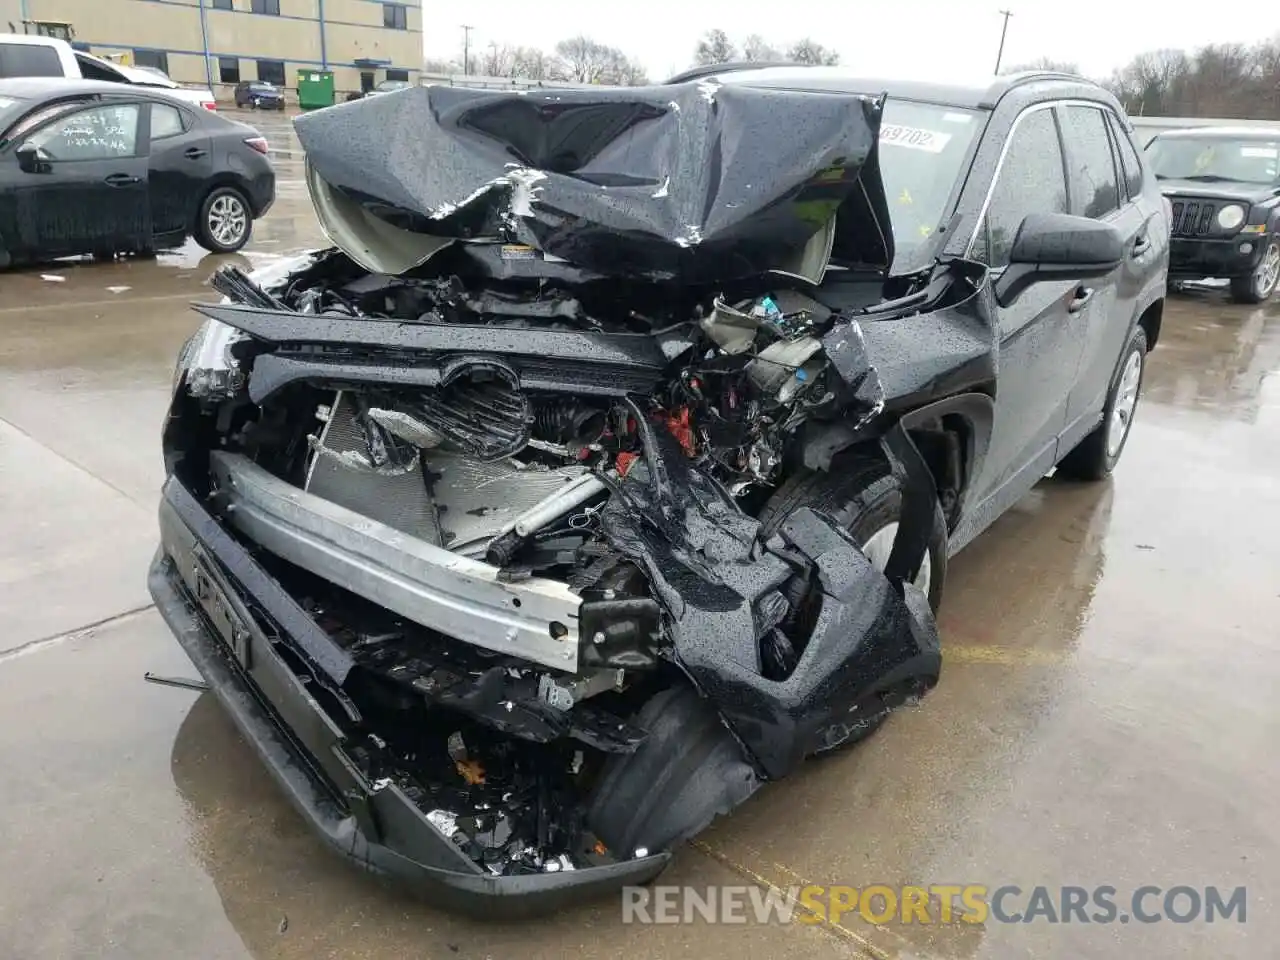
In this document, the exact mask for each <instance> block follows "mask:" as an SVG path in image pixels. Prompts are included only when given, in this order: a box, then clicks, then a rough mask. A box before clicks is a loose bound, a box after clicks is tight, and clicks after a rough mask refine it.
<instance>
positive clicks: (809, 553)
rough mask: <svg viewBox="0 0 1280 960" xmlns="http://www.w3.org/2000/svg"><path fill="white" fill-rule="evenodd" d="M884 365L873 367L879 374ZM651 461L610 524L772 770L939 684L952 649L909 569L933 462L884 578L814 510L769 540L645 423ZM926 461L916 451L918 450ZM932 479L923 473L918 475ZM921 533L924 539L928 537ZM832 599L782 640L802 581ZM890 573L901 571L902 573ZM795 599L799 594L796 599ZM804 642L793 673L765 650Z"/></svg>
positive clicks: (705, 681)
mask: <svg viewBox="0 0 1280 960" xmlns="http://www.w3.org/2000/svg"><path fill="white" fill-rule="evenodd" d="M872 372H874V371H872ZM643 429H644V431H645V436H644V450H645V455H644V462H643V464H642V465H638V466H637V467H635V468H633V469H632V470H631V471H630V473H629V474H628V475H627V478H626V480H625V481H624V482H622V483H621V484H619V485H618V489H617V491H616V494H615V496H614V497H612V498H611V499H610V501H609V503H608V505H607V506H606V507H605V510H604V515H603V524H602V528H603V529H604V530H605V531H606V535H607V536H608V537H609V540H610V542H611V543H612V544H613V545H614V547H615V548H617V549H618V550H619V551H620V552H621V553H623V554H624V555H625V556H627V557H629V558H630V559H632V560H633V561H634V562H635V563H637V564H638V565H639V566H640V567H641V568H642V569H643V570H644V572H645V574H646V575H647V577H648V580H649V583H650V584H651V586H652V588H653V591H654V594H655V595H656V596H657V597H658V599H659V600H660V602H661V603H662V605H663V607H664V609H665V610H666V613H667V615H668V618H669V620H668V625H669V629H670V636H671V639H672V642H673V645H674V652H675V658H676V660H677V662H678V663H679V664H680V665H681V666H682V667H683V668H684V669H685V671H686V672H687V673H688V674H689V676H690V677H691V678H692V679H693V681H694V682H695V683H696V684H697V685H698V687H699V688H700V689H701V690H702V692H703V693H704V695H705V696H706V697H707V698H708V699H709V700H711V702H712V703H714V704H715V706H716V707H717V709H719V710H720V711H721V713H722V714H723V716H724V717H725V719H726V720H727V721H728V723H729V724H730V726H731V728H732V729H733V731H734V733H735V734H736V735H737V737H738V738H739V739H740V740H741V742H742V743H743V745H744V746H745V747H746V748H747V750H748V751H749V752H750V754H751V755H752V756H753V757H754V759H755V761H756V762H757V763H758V765H759V766H760V768H761V771H762V773H763V774H764V775H765V776H766V777H768V778H770V779H777V778H779V777H783V776H785V775H786V774H788V773H789V772H791V770H792V769H794V767H795V766H796V765H797V764H798V763H799V762H800V761H801V760H802V759H803V758H804V757H805V756H807V755H808V754H810V753H813V752H814V751H815V750H818V749H821V748H823V747H824V746H825V745H826V744H827V743H828V742H829V741H830V740H831V739H832V732H831V731H832V730H833V729H839V728H842V727H844V726H845V725H850V724H853V723H854V722H856V721H858V720H860V719H861V718H862V717H863V716H865V715H874V714H875V713H876V712H879V711H882V710H884V709H887V708H891V707H893V706H895V705H897V704H900V703H902V702H903V701H905V700H906V699H907V698H908V697H910V696H913V695H918V694H920V693H923V692H925V691H927V690H928V689H930V688H932V687H933V686H934V684H936V683H937V680H938V676H939V673H940V670H941V653H940V648H939V643H938V632H937V626H936V624H935V622H934V619H933V614H932V612H931V610H930V609H929V603H928V600H927V599H926V598H925V597H924V595H923V594H922V593H921V592H920V591H919V590H918V589H917V588H916V587H915V586H914V585H913V584H912V583H910V582H909V581H907V580H904V579H901V577H902V576H903V572H904V571H905V572H906V573H910V572H911V571H913V570H914V569H918V567H919V564H920V562H921V560H922V559H923V556H924V551H925V549H927V545H928V525H927V523H925V524H923V525H922V523H921V522H918V521H919V520H920V517H921V516H924V517H927V516H930V515H931V513H932V510H933V504H932V501H931V500H929V499H928V498H927V497H922V496H920V491H922V490H924V489H925V488H924V482H927V481H928V474H927V469H926V473H925V474H924V477H923V478H918V477H917V476H916V475H915V474H916V473H918V471H919V470H920V469H921V465H922V461H919V460H918V459H911V460H909V462H907V463H902V462H900V461H896V453H895V451H896V450H898V449H901V447H900V443H901V441H902V440H905V442H906V443H907V444H910V439H909V438H907V436H906V434H905V432H903V433H901V437H900V438H896V439H895V441H894V443H893V445H892V446H890V445H886V451H887V452H888V453H889V454H890V455H891V456H894V457H895V471H897V470H901V471H903V472H904V473H908V474H909V476H908V482H907V484H906V485H905V487H904V503H903V522H902V524H901V526H900V528H899V535H898V538H897V541H896V542H895V545H894V555H893V558H892V560H891V565H892V566H893V567H894V568H895V569H893V570H891V571H890V575H886V574H884V573H881V572H879V571H877V570H876V569H874V568H873V567H872V566H871V564H870V562H869V561H868V560H867V558H866V557H865V556H864V555H863V553H862V551H861V550H859V549H858V547H857V546H856V545H855V544H854V543H853V541H852V540H851V539H850V538H849V536H848V535H847V534H846V533H845V532H844V531H843V530H841V529H840V528H839V527H838V526H836V525H835V524H834V523H833V522H831V521H829V520H827V519H825V518H824V517H822V516H820V515H819V514H817V513H815V512H814V511H812V510H811V509H809V508H802V509H800V510H797V511H796V512H795V513H794V514H793V515H792V516H791V517H790V518H789V519H788V520H787V521H786V522H785V523H784V524H783V526H782V528H781V529H780V531H779V533H778V535H777V536H775V537H773V538H772V539H770V540H769V541H768V542H767V543H765V542H762V539H761V537H760V525H759V524H758V523H757V521H755V520H753V519H752V518H750V517H748V516H747V515H746V514H744V513H743V512H742V511H741V510H740V509H739V508H738V506H737V504H736V503H735V502H734V501H733V499H732V497H731V496H730V495H729V494H728V493H727V491H725V490H724V489H723V488H722V487H720V486H719V485H718V484H717V483H715V481H714V480H713V479H712V478H710V477H708V476H707V475H705V474H704V473H702V472H701V471H699V470H697V469H696V468H695V467H693V466H692V465H691V464H690V462H689V460H688V458H687V457H685V456H684V455H683V454H682V452H681V450H680V448H679V445H678V443H677V441H676V440H675V438H674V437H672V436H670V435H669V434H667V433H666V432H664V431H657V430H654V429H653V428H652V427H651V426H650V425H649V424H647V423H646V424H644V425H643ZM916 457H917V458H918V454H917V455H916ZM917 480H920V482H916V481H917ZM922 531H923V536H922V535H921V532H922ZM797 576H801V577H806V578H808V580H809V585H808V590H810V591H818V592H820V594H821V598H820V603H819V604H818V607H817V609H818V612H817V615H816V618H815V621H814V623H813V625H812V629H811V630H810V631H809V632H808V635H807V636H803V637H801V636H795V637H787V636H785V635H784V636H781V637H778V636H777V634H778V632H779V628H780V626H781V617H782V615H783V614H785V612H786V609H787V606H788V604H787V602H786V601H785V600H784V599H783V592H784V591H786V590H787V588H788V584H789V582H790V581H793V578H795V577H797ZM891 576H892V579H891ZM793 595H794V594H793ZM775 638H776V640H777V642H779V643H780V644H782V645H783V646H785V647H787V648H793V647H794V648H795V649H797V650H799V654H798V657H797V658H796V659H795V661H794V663H793V664H788V673H787V676H786V677H785V679H771V678H770V677H769V676H768V669H767V665H766V663H765V660H764V658H763V657H762V647H763V644H764V643H765V642H767V641H769V640H770V639H775Z"/></svg>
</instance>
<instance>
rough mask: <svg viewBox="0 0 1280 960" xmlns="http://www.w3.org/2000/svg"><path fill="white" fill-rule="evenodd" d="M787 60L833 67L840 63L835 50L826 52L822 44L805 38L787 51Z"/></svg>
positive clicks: (838, 55)
mask: <svg viewBox="0 0 1280 960" xmlns="http://www.w3.org/2000/svg"><path fill="white" fill-rule="evenodd" d="M787 59H788V60H790V61H791V62H792V63H807V64H810V65H813V66H822V67H834V66H835V65H836V64H838V63H839V62H840V54H839V53H838V52H837V51H835V50H828V49H827V48H826V47H824V46H823V45H822V44H820V43H817V42H815V41H813V40H810V39H809V38H808V37H805V38H803V39H801V40H797V41H796V42H795V43H793V44H792V45H791V48H790V49H789V50H788V51H787Z"/></svg>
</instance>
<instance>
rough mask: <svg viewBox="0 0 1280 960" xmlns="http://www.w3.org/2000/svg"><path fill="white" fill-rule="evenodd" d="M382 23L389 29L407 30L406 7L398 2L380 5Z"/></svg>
mask: <svg viewBox="0 0 1280 960" xmlns="http://www.w3.org/2000/svg"><path fill="white" fill-rule="evenodd" d="M382 25H383V26H384V27H387V28H388V29H391V30H408V29H409V21H408V14H407V12H406V8H405V7H402V6H401V5H400V4H398V3H384V4H383V5H382Z"/></svg>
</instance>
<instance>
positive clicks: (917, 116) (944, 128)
mask: <svg viewBox="0 0 1280 960" xmlns="http://www.w3.org/2000/svg"><path fill="white" fill-rule="evenodd" d="M981 128H982V114H980V113H979V112H978V111H976V110H964V109H961V108H958V107H946V106H941V105H939V104H933V103H919V102H916V101H912V100H894V99H893V98H890V99H889V100H888V101H886V103H885V107H884V119H883V121H882V122H881V124H880V174H881V177H882V178H883V179H884V192H885V197H886V198H887V199H888V201H889V215H890V219H891V220H892V222H893V243H894V250H895V253H894V259H893V272H894V273H908V272H910V271H912V270H915V269H919V268H920V267H921V266H922V264H921V263H919V262H918V258H919V256H920V255H921V253H922V252H923V250H924V246H925V244H926V242H927V241H928V240H929V238H930V237H932V236H933V234H934V232H935V231H936V230H937V229H938V227H939V226H941V220H942V218H943V216H944V214H945V211H944V209H943V208H944V207H945V205H946V202H947V198H948V197H949V196H950V195H951V190H952V187H953V186H955V182H956V180H957V178H958V177H959V176H960V175H961V173H962V168H963V165H964V161H965V157H966V156H967V155H968V151H969V146H970V145H971V144H972V143H973V140H974V137H975V136H977V134H978V132H979V131H980V130H981Z"/></svg>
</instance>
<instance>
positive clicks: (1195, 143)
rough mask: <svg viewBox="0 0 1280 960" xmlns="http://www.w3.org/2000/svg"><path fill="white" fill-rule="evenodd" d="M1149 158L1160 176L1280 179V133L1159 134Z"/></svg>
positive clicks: (1268, 181)
mask: <svg viewBox="0 0 1280 960" xmlns="http://www.w3.org/2000/svg"><path fill="white" fill-rule="evenodd" d="M1147 159H1148V160H1149V161H1150V163H1151V168H1152V170H1154V171H1155V175H1156V179H1157V180H1202V181H1205V182H1207V183H1216V182H1220V181H1221V182H1229V183H1257V184H1264V185H1271V184H1275V183H1280V168H1278V166H1277V165H1278V164H1280V136H1277V137H1276V139H1275V140H1262V139H1254V138H1250V139H1234V140H1233V139H1229V138H1226V137H1222V138H1214V139H1208V138H1197V139H1192V138H1190V137H1156V138H1155V139H1154V140H1153V141H1151V144H1150V145H1149V146H1148V147H1147Z"/></svg>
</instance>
